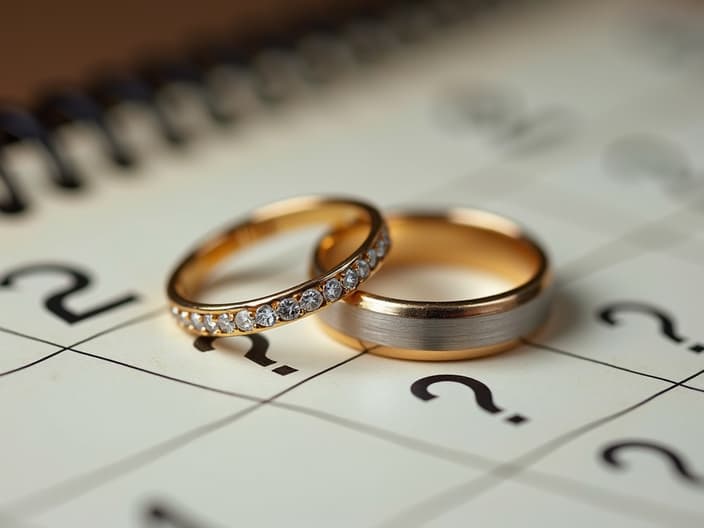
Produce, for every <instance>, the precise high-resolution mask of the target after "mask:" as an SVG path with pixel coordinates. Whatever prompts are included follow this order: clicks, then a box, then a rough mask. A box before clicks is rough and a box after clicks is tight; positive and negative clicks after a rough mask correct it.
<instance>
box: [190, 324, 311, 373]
mask: <svg viewBox="0 0 704 528" xmlns="http://www.w3.org/2000/svg"><path fill="white" fill-rule="evenodd" d="M236 337H239V336H236ZM241 337H246V338H248V339H249V340H250V341H251V342H252V346H250V347H249V350H248V351H247V352H246V353H245V355H244V357H246V358H247V359H248V360H250V361H253V362H254V363H256V364H257V365H259V366H262V367H269V366H271V365H274V364H275V363H276V361H275V360H273V359H271V358H270V357H269V356H267V355H266V353H267V351H268V350H269V340H268V339H267V338H266V337H264V336H263V335H259V334H249V335H246V336H241ZM216 339H223V338H222V337H217V336H200V337H197V338H196V339H195V341H193V346H194V347H195V348H196V349H197V350H200V351H201V352H208V351H210V350H215V346H214V345H213V342H214V341H215V340H216ZM273 372H276V373H277V374H278V375H279V376H288V375H289V374H293V373H294V372H298V369H297V368H294V367H290V366H289V365H281V366H280V367H276V368H275V369H273Z"/></svg>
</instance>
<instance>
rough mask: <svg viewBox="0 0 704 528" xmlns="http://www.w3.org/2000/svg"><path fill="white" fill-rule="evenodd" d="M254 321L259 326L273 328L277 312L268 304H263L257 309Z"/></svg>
mask: <svg viewBox="0 0 704 528" xmlns="http://www.w3.org/2000/svg"><path fill="white" fill-rule="evenodd" d="M254 321H255V322H256V323H257V325H259V326H273V325H274V323H275V322H276V312H275V311H274V309H273V308H272V307H271V306H269V305H268V304H263V305H262V306H260V307H259V308H257V313H256V314H254Z"/></svg>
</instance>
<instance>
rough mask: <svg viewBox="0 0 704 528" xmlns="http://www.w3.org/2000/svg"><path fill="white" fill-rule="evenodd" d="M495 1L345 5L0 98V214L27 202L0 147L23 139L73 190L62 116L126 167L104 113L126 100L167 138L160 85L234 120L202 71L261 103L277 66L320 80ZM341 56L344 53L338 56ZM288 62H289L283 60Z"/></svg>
mask: <svg viewBox="0 0 704 528" xmlns="http://www.w3.org/2000/svg"><path fill="white" fill-rule="evenodd" d="M494 3H495V2H487V1H476V0H474V1H472V0H422V1H411V2H408V1H406V2H401V3H398V2H397V3H394V5H392V6H391V7H388V6H387V7H386V8H384V9H377V10H374V11H366V12H361V13H355V14H354V15H353V16H351V17H348V18H346V20H344V21H339V20H336V21H334V22H331V21H326V20H318V21H314V22H310V21H309V22H308V23H306V24H305V25H298V26H297V27H293V28H288V30H287V31H285V32H277V33H276V35H259V36H258V37H257V38H256V39H250V40H249V41H246V42H243V41H241V40H237V41H236V40H234V39H233V40H232V41H219V42H214V43H208V44H206V45H201V46H198V47H196V48H195V49H194V50H193V51H192V53H191V54H190V55H189V56H187V57H183V58H180V59H178V60H169V59H159V60H154V61H150V62H146V63H143V64H141V66H139V67H137V68H135V69H134V72H133V73H131V74H108V75H103V76H99V77H97V78H95V79H93V81H92V82H90V83H89V84H87V85H86V86H85V87H84V88H83V89H82V90H76V89H72V88H67V89H59V90H54V91H52V92H51V93H49V94H47V95H45V96H43V97H41V98H39V100H38V101H37V102H36V103H35V105H33V107H32V108H31V109H26V108H19V107H16V106H10V105H7V106H0V187H4V188H5V192H4V193H2V194H3V196H2V197H0V213H3V214H8V215H10V214H20V213H23V212H25V211H27V210H28V207H29V202H28V201H27V200H26V198H25V196H24V193H23V190H24V189H23V186H22V185H21V184H19V183H18V181H17V180H18V179H19V178H17V177H16V176H15V175H13V174H11V173H10V171H9V170H8V168H7V163H6V159H5V158H6V156H4V155H3V151H4V147H6V146H7V145H9V144H12V143H16V142H18V141H31V142H34V143H35V144H36V145H38V146H39V147H40V149H41V151H43V152H44V153H45V157H46V161H47V164H48V171H47V172H48V175H49V177H50V179H51V181H52V183H53V184H54V185H55V186H56V187H57V188H59V189H62V190H65V191H69V192H76V191H80V190H81V188H83V187H84V186H85V180H84V178H82V177H81V175H80V174H79V173H78V171H77V169H76V167H74V166H73V164H72V163H71V162H70V160H69V159H68V157H67V156H66V155H65V154H64V153H62V152H61V149H60V148H59V146H57V142H56V141H55V138H54V135H55V134H54V132H55V131H56V130H57V129H59V128H60V127H63V126H65V125H67V124H70V123H76V122H82V123H86V124H88V125H91V126H92V127H93V129H94V130H95V131H96V132H97V133H98V134H99V136H100V139H101V142H102V144H103V145H104V147H105V150H106V154H107V155H108V157H109V159H110V160H111V161H112V163H114V164H115V165H116V166H118V167H121V168H124V169H129V168H130V167H133V166H134V165H135V164H136V163H137V160H136V159H135V156H134V155H133V153H131V152H130V151H129V149H128V148H126V147H125V146H124V145H123V143H122V142H121V141H120V138H119V134H118V133H117V132H116V131H115V129H114V127H113V126H112V125H111V124H110V119H109V114H110V112H111V111H112V110H113V109H114V108H115V107H117V106H119V105H121V104H123V103H126V102H129V103H132V104H136V105H139V106H141V107H143V108H144V109H145V110H146V111H147V112H148V113H149V115H150V116H151V118H152V119H153V120H154V122H155V123H156V125H157V128H158V130H159V131H160V134H161V135H162V136H163V138H164V140H165V141H166V142H167V143H168V144H169V145H171V146H173V147H178V146H181V145H184V144H185V143H186V142H187V141H188V139H189V138H188V137H187V135H186V134H184V132H183V131H182V130H180V129H179V128H178V127H177V126H176V125H175V124H174V123H173V120H172V119H171V118H170V116H169V112H168V111H167V110H166V109H165V108H164V105H163V104H161V103H160V99H161V98H163V96H164V92H165V91H166V90H167V89H168V88H169V87H173V86H174V85H181V86H183V85H185V86H187V87H189V88H190V90H191V91H192V92H193V93H194V94H195V95H196V96H197V98H198V100H199V102H200V104H201V106H202V108H203V110H204V111H205V112H206V114H207V115H208V116H209V118H210V120H212V121H213V122H214V123H216V124H218V125H222V126H226V125H228V124H229V123H232V122H233V121H235V120H236V119H237V115H235V114H234V113H232V112H231V111H228V110H227V109H226V105H224V104H223V101H222V97H220V96H219V95H218V94H217V93H216V90H214V89H213V86H212V83H211V82H210V80H209V79H210V76H211V74H212V72H214V71H216V70H222V69H229V70H236V71H240V72H247V75H248V77H249V79H250V81H251V86H252V88H253V91H254V93H255V94H256V97H257V98H258V99H259V100H260V101H261V102H262V103H264V104H269V105H273V104H277V103H281V102H283V101H285V100H287V99H289V98H291V95H292V94H291V93H290V90H289V84H290V83H288V82H287V77H286V76H287V75H288V76H290V75H291V74H292V73H291V71H286V69H285V68H282V66H288V67H290V66H291V65H293V70H294V72H293V75H295V76H297V77H298V78H299V80H300V81H301V82H303V83H304V84H305V85H307V86H312V87H314V86H316V85H322V84H325V83H329V82H331V81H334V80H335V79H336V78H338V77H340V75H341V73H342V71H344V70H345V66H346V65H347V66H349V65H352V66H353V67H358V66H363V65H365V64H370V63H375V62H378V61H379V60H380V59H382V58H383V57H385V56H386V55H388V54H389V53H390V51H392V50H393V49H394V48H395V47H396V46H397V45H402V44H406V43H412V42H415V41H418V40H422V39H424V38H425V37H426V36H428V35H429V34H431V33H432V32H433V31H434V30H435V29H437V28H440V27H443V26H445V25H448V24H452V23H456V22H458V21H459V20H461V19H463V18H465V17H467V16H469V15H472V14H476V13H477V12H478V11H480V10H483V8H486V7H488V6H490V5H493V4H494ZM342 58H344V59H345V60H343V59H342ZM289 70H290V68H289Z"/></svg>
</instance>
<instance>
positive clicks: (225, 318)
mask: <svg viewBox="0 0 704 528" xmlns="http://www.w3.org/2000/svg"><path fill="white" fill-rule="evenodd" d="M218 328H219V329H220V331H221V332H222V333H223V334H229V333H232V331H233V330H234V329H235V323H233V321H232V314H229V313H224V314H220V316H219V317H218Z"/></svg>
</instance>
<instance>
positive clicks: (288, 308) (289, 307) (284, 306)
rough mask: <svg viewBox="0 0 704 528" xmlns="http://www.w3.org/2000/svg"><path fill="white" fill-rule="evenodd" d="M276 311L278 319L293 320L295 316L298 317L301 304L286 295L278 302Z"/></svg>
mask: <svg viewBox="0 0 704 528" xmlns="http://www.w3.org/2000/svg"><path fill="white" fill-rule="evenodd" d="M276 313H277V314H278V315H279V319H281V320H283V321H293V320H294V319H296V318H297V317H300V315H301V306H300V305H299V304H298V301H297V300H296V299H294V298H293V297H287V298H286V299H283V300H282V301H281V302H280V303H279V306H278V307H277V309H276Z"/></svg>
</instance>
